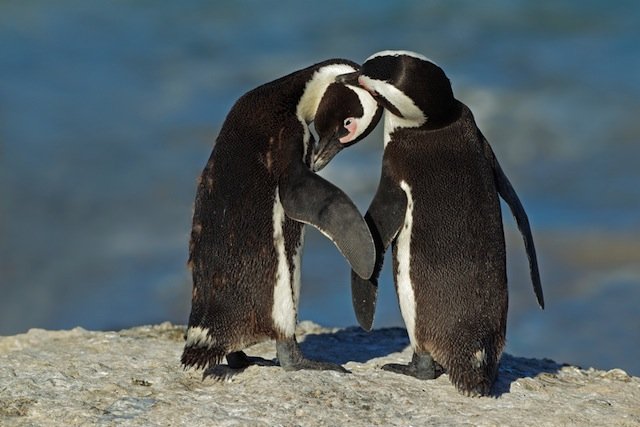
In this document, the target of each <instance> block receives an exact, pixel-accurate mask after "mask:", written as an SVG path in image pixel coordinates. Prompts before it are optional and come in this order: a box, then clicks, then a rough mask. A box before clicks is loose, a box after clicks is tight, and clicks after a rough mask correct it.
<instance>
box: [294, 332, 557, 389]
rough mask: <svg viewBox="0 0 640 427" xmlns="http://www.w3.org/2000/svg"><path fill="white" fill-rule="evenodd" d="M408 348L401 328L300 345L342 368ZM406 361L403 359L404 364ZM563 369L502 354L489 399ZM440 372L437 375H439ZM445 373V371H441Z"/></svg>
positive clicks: (314, 338)
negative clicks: (523, 380)
mask: <svg viewBox="0 0 640 427" xmlns="http://www.w3.org/2000/svg"><path fill="white" fill-rule="evenodd" d="M409 345H410V343H409V337H408V336H407V331H406V330H405V329H404V328H383V329H376V330H374V331H371V332H366V331H364V330H362V329H361V328H359V327H350V328H347V329H342V330H340V331H338V332H334V333H323V334H309V335H307V336H306V337H305V339H304V341H303V342H301V343H300V348H301V349H302V352H303V353H304V354H305V356H307V357H309V358H311V359H315V360H323V361H327V362H332V363H337V364H340V365H344V364H345V363H347V362H358V363H366V362H368V361H370V360H371V359H375V358H378V357H384V356H388V355H389V354H391V353H396V352H399V351H403V350H404V349H406V348H407V347H408V346H409ZM409 361H410V358H409V359H407V360H406V363H408V362H409ZM563 366H566V365H562V364H559V363H556V362H554V361H553V360H550V359H529V358H526V357H516V356H512V355H510V354H507V353H503V354H502V357H501V358H500V365H499V367H498V377H497V378H496V380H495V382H494V383H493V386H492V388H491V394H490V397H494V398H498V397H500V396H502V395H503V394H506V393H509V392H510V391H511V384H513V383H514V382H516V381H517V380H519V379H521V378H536V377H537V376H539V375H541V374H545V373H546V374H551V375H553V374H557V373H558V372H559V371H560V369H562V367H563ZM442 373H443V372H439V373H438V375H437V376H440V375H441V374H442ZM444 373H446V371H445V372H444Z"/></svg>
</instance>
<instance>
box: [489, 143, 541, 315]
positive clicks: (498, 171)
mask: <svg viewBox="0 0 640 427" xmlns="http://www.w3.org/2000/svg"><path fill="white" fill-rule="evenodd" d="M481 137H482V143H483V145H484V153H485V156H486V157H487V159H488V160H489V162H490V163H491V165H492V167H493V176H494V178H495V182H496V187H497V188H498V194H500V197H502V198H503V199H504V201H505V202H507V204H508V205H509V208H510V209H511V213H512V214H513V217H514V218H515V219H516V223H517V224H518V229H519V230H520V234H522V239H523V240H524V247H525V249H526V251H527V258H529V270H530V272H531V282H532V283H533V291H534V292H535V294H536V298H537V299H538V305H540V308H543V309H544V295H543V294H542V284H541V283H540V272H539V270H538V258H537V256H536V248H535V246H534V244H533V236H532V235H531V227H530V226H529V218H528V217H527V214H526V212H525V211H524V207H523V206H522V203H520V199H519V198H518V195H517V194H516V191H515V190H514V189H513V187H512V186H511V183H510V182H509V179H508V178H507V176H506V175H505V174H504V172H503V171H502V168H501V167H500V164H499V163H498V159H497V158H496V156H495V154H494V153H493V150H492V149H491V146H490V145H489V142H488V141H487V140H486V138H484V136H482V135H481Z"/></svg>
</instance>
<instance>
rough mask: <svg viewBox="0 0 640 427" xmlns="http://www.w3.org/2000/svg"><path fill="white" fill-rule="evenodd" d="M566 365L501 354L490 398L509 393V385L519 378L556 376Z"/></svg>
mask: <svg viewBox="0 0 640 427" xmlns="http://www.w3.org/2000/svg"><path fill="white" fill-rule="evenodd" d="M563 366H567V365H566V364H564V365H563V364H559V363H556V362H554V361H553V360H550V359H528V358H526V357H516V356H512V355H510V354H507V353H503V354H502V358H501V359H500V366H499V367H498V378H496V381H495V382H494V383H493V387H492V388H491V396H492V397H500V396H502V395H503V394H505V393H509V392H510V391H511V384H513V383H514V382H516V381H517V380H519V379H521V378H536V377H537V376H538V375H540V374H545V373H546V374H552V375H554V374H557V373H558V372H559V371H560V369H562V367H563Z"/></svg>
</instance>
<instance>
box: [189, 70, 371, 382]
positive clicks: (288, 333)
mask: <svg viewBox="0 0 640 427" xmlns="http://www.w3.org/2000/svg"><path fill="white" fill-rule="evenodd" d="M357 68H358V65H357V64H355V63H353V62H351V61H347V60H342V59H334V60H327V61H324V62H321V63H319V64H316V65H313V66H311V67H308V68H305V69H303V70H299V71H296V72H294V73H292V74H289V75H287V76H284V77H282V78H280V79H277V80H275V81H273V82H270V83H267V84H264V85H262V86H260V87H258V88H256V89H254V90H252V91H250V92H248V93H246V94H245V95H243V96H242V97H241V98H240V99H239V100H238V101H237V102H236V103H235V105H234V106H233V108H232V109H231V111H230V112H229V114H228V115H227V117H226V120H225V122H224V124H223V126H222V129H221V131H220V134H219V136H218V138H217V139H216V143H215V146H214V148H213V151H212V153H211V156H210V158H209V161H208V163H207V165H206V167H205V168H204V170H203V172H202V175H201V177H200V180H199V184H198V188H197V194H196V201H195V208H194V214H193V228H192V232H191V241H190V247H189V264H190V267H191V269H192V275H193V294H192V307H191V314H190V317H189V326H188V330H187V335H186V344H185V348H184V352H183V354H182V363H183V365H184V366H185V367H190V366H195V367H198V368H202V367H206V366H210V367H211V366H213V365H217V364H219V363H221V362H222V360H223V358H224V357H225V356H226V357H227V362H228V363H229V366H230V367H231V368H236V369H239V368H243V367H246V366H247V365H248V364H250V361H249V358H248V357H247V356H246V355H245V354H244V353H243V352H242V351H241V350H242V349H244V348H245V347H247V346H249V345H251V344H254V343H256V342H259V341H262V340H265V339H276V342H277V345H276V347H277V353H278V359H279V361H280V364H281V365H282V366H283V367H285V368H286V369H305V368H309V369H335V370H343V369H342V367H340V366H338V365H332V364H329V363H323V362H316V361H311V360H308V359H306V358H304V356H303V355H302V353H301V352H300V349H299V347H298V345H297V342H296V339H295V326H296V322H297V307H298V297H299V289H300V260H301V253H302V244H303V239H304V233H303V231H304V230H303V226H304V224H310V225H312V226H314V227H316V228H318V229H319V230H320V231H321V232H322V233H323V234H324V235H326V236H327V237H328V238H330V239H331V240H332V241H333V242H334V243H335V244H336V246H337V247H338V249H339V250H340V251H341V252H342V254H343V255H344V256H345V257H346V258H347V260H348V261H349V263H350V264H351V267H352V269H354V270H355V271H357V272H358V274H360V275H362V276H363V277H368V276H369V275H370V274H371V273H372V271H373V264H374V260H375V250H374V246H373V241H372V238H371V235H370V232H369V229H368V227H367V225H366V223H365V222H364V219H363V218H362V216H361V215H360V213H359V212H358V210H357V208H356V207H355V205H354V204H353V203H352V201H351V200H350V199H349V197H348V196H347V195H346V194H344V193H343V192H342V191H341V190H340V189H338V188H337V187H335V186H334V185H332V184H331V183H329V182H328V181H326V180H324V179H323V178H321V177H320V176H318V175H316V174H315V173H313V171H312V169H313V167H314V165H313V164H312V158H313V157H314V154H315V155H316V157H317V158H318V165H319V166H323V165H324V164H325V163H326V162H327V161H328V160H330V158H331V157H332V155H333V154H335V152H337V151H338V150H339V149H340V147H341V146H342V145H349V144H351V143H354V142H355V141H357V140H359V139H361V138H363V137H365V136H366V135H367V134H368V133H369V132H370V131H371V130H372V129H373V128H374V127H375V125H376V124H377V122H378V120H379V119H380V117H381V113H382V109H381V108H380V107H379V106H378V105H377V103H376V102H375V100H373V98H372V97H371V96H370V95H369V94H368V93H367V92H366V91H365V90H363V89H362V88H360V87H358V86H350V87H349V86H345V85H343V84H340V83H335V82H334V79H335V76H336V75H339V74H343V73H346V72H353V71H356V70H357ZM314 119H316V123H315V128H316V131H317V133H318V136H319V138H320V141H319V147H321V148H322V150H321V149H320V148H318V147H315V145H314V140H313V136H312V134H311V133H310V131H309V127H308V125H309V123H310V122H312V121H314ZM317 119H320V120H317ZM314 148H315V151H316V152H315V153H314ZM320 151H322V152H323V153H324V154H322V153H320Z"/></svg>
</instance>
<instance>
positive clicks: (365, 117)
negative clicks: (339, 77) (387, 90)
mask: <svg viewBox="0 0 640 427" xmlns="http://www.w3.org/2000/svg"><path fill="white" fill-rule="evenodd" d="M381 116H382V108H381V107H380V106H379V105H378V103H377V102H376V100H375V99H373V97H372V96H371V95H370V94H369V92H367V91H366V90H364V89H362V88H361V87H359V86H357V84H356V85H345V84H342V83H331V84H329V86H327V89H326V91H325V92H324V94H323V96H322V99H321V100H320V104H319V105H318V109H317V111H316V115H315V118H314V127H315V129H316V132H317V133H318V137H319V140H318V144H317V146H316V147H315V151H314V159H313V169H314V170H316V171H319V170H320V169H322V168H323V167H324V166H325V165H326V164H327V163H329V161H330V160H331V159H332V158H333V157H334V156H335V155H336V154H338V152H339V151H340V150H342V149H343V148H344V147H348V146H350V145H353V144H355V143H356V142H358V141H360V140H361V139H362V138H364V137H366V136H367V135H368V134H369V133H370V132H371V131H372V130H373V129H374V128H375V127H376V125H377V124H378V121H380V117H381Z"/></svg>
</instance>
